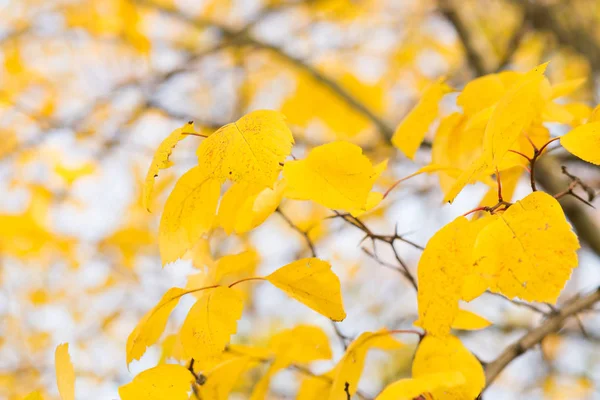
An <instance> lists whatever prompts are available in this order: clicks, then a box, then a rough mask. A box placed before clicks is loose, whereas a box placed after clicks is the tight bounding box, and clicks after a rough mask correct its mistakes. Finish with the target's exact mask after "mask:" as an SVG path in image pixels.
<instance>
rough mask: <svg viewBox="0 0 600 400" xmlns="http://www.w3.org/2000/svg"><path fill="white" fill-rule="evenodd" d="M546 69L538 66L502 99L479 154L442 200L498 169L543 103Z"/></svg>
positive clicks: (492, 115) (546, 95) (545, 88)
mask: <svg viewBox="0 0 600 400" xmlns="http://www.w3.org/2000/svg"><path fill="white" fill-rule="evenodd" d="M546 66H547V64H542V65H540V66H538V67H536V68H534V69H532V70H531V71H529V72H528V73H526V74H525V75H524V76H523V77H522V78H520V79H519V81H518V82H517V83H516V84H515V85H513V86H512V87H511V88H510V89H509V90H508V91H507V92H506V93H505V94H504V95H503V96H502V98H501V99H500V101H499V102H498V104H497V105H496V106H495V108H494V109H493V112H492V114H491V116H490V119H489V122H488V123H487V126H486V128H485V134H484V138H483V154H482V155H481V156H480V157H479V158H478V159H476V160H475V161H473V163H472V164H471V166H470V167H468V168H467V169H465V170H464V172H463V173H462V174H461V176H460V177H459V178H458V179H457V180H456V182H455V183H454V185H453V186H452V188H451V189H450V190H449V191H448V192H447V193H446V196H445V197H444V201H448V202H452V201H453V200H454V198H455V197H456V196H457V195H458V193H459V192H460V191H461V190H462V189H463V188H464V187H465V186H466V185H467V184H469V183H472V182H474V181H475V180H477V179H479V178H480V176H481V175H482V174H484V173H486V171H488V170H492V171H493V170H495V168H496V167H499V166H500V163H501V161H502V159H503V158H504V156H505V155H506V153H507V152H508V150H510V148H511V146H512V145H513V144H514V143H515V141H516V140H517V139H518V138H519V136H520V135H521V134H522V131H523V130H524V129H526V128H528V127H529V125H530V124H531V123H532V121H533V120H534V118H535V117H536V115H539V114H540V113H541V111H542V109H543V106H544V100H545V99H546V98H547V97H548V96H549V94H548V93H547V92H549V83H548V81H547V79H546V78H545V77H544V75H543V74H544V71H545V70H546Z"/></svg>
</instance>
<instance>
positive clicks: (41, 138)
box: [0, 0, 600, 400]
mask: <svg viewBox="0 0 600 400" xmlns="http://www.w3.org/2000/svg"><path fill="white" fill-rule="evenodd" d="M544 61H550V65H549V67H548V73H547V75H548V76H549V78H550V81H551V82H562V81H566V80H573V79H577V78H585V82H586V83H585V84H584V85H583V86H582V87H581V88H580V89H578V90H577V91H576V92H574V93H573V94H570V95H569V106H568V108H567V111H568V115H567V116H566V118H567V120H568V121H567V123H569V124H577V123H581V122H582V121H585V120H586V119H587V118H588V117H589V115H590V113H591V110H592V108H593V106H594V105H595V104H597V103H598V101H599V99H598V87H597V83H598V79H597V77H598V72H599V71H600V2H598V1H592V0H574V1H566V0H529V1H523V2H522V1H511V0H479V1H477V0H462V1H449V0H445V1H441V0H440V1H433V0H290V1H285V0H205V1H195V0H81V1H77V0H64V1H62V0H52V1H40V0H0V82H1V84H0V139H1V140H0V193H1V194H0V335H1V338H0V398H5V399H10V400H13V399H21V398H22V397H23V396H24V395H25V394H27V393H29V392H30V391H31V390H33V389H34V388H45V391H44V393H43V394H44V396H45V397H44V398H56V396H57V392H56V388H55V385H54V367H53V352H54V348H55V346H56V344H58V343H59V342H65V341H68V342H70V344H71V347H70V349H71V350H70V351H71V354H72V356H73V360H74V364H75V365H76V371H77V396H78V398H81V399H113V398H117V388H118V386H119V385H122V384H124V383H126V382H128V381H130V380H131V378H132V376H134V375H135V373H137V372H139V371H141V370H143V369H146V368H148V367H149V366H152V365H155V364H156V363H157V362H159V361H160V362H164V357H161V351H167V352H168V351H169V350H165V348H168V346H169V343H170V342H169V336H166V338H165V340H164V341H163V344H162V348H161V346H155V348H152V349H151V351H149V352H148V354H147V355H146V356H145V357H144V358H143V359H142V360H141V361H140V362H135V363H133V364H132V366H131V372H130V371H128V370H127V368H126V365H125V350H124V349H125V341H126V338H127V335H128V334H129V333H130V332H131V330H132V329H133V327H134V326H135V324H136V323H137V321H138V320H139V319H140V318H141V316H142V315H143V314H144V313H145V312H146V311H147V310H148V309H150V308H151V307H152V306H153V305H154V304H155V303H156V302H157V300H158V299H159V298H160V296H161V295H162V294H163V293H164V292H165V291H166V289H167V288H169V287H171V286H174V285H179V286H182V287H183V286H185V285H186V284H187V285H195V284H197V282H198V280H199V279H201V275H199V271H198V269H196V268H195V267H194V265H193V264H194V263H193V262H191V261H190V260H181V261H178V262H176V263H174V264H172V265H169V266H168V267H166V268H165V269H162V268H161V265H160V259H159V257H158V245H157V227H158V218H159V215H160V210H161V209H162V205H163V203H164V201H165V198H166V195H167V194H168V192H169V191H170V190H171V189H172V186H173V184H174V182H175V178H176V177H177V176H179V175H181V173H182V172H184V171H185V170H187V169H189V168H190V167H191V166H192V165H194V163H195V155H194V147H195V146H196V145H197V144H198V141H197V140H196V141H195V139H196V138H189V139H188V140H186V141H184V142H182V143H180V145H179V146H178V147H177V149H176V150H175V152H174V154H173V157H172V160H173V161H174V163H175V167H174V168H173V169H171V170H169V171H168V172H166V173H161V176H160V178H159V179H158V180H157V185H156V188H155V193H156V196H155V197H156V203H155V204H153V206H152V209H153V210H155V211H154V212H153V213H151V214H150V213H148V212H147V211H146V210H145V209H143V208H142V206H141V204H142V203H141V187H142V182H143V176H144V174H145V171H146V169H147V167H148V165H149V163H150V160H151V157H152V154H153V152H154V149H155V148H156V147H157V146H158V144H159V143H160V141H161V140H162V139H163V138H164V137H166V135H167V134H168V133H169V132H170V131H171V130H172V129H174V128H176V127H178V126H181V125H182V123H184V122H186V121H188V120H193V121H194V122H195V124H196V126H197V127H199V128H200V129H202V131H204V132H206V133H211V132H213V131H214V130H215V129H216V128H218V127H220V126H221V125H223V124H225V123H228V122H230V121H233V120H235V119H237V118H239V117H240V116H242V115H243V114H245V113H247V112H249V111H251V110H255V109H260V108H270V109H278V110H281V111H282V112H283V113H284V114H285V115H286V116H287V120H288V123H289V124H290V126H291V128H292V130H293V132H294V136H295V138H296V141H297V143H298V144H297V146H296V147H295V148H294V156H296V157H302V156H304V154H305V153H306V151H307V150H309V149H310V148H312V147H314V146H315V145H318V144H321V143H325V142H329V141H332V140H337V139H343V140H349V141H352V142H354V143H357V144H359V145H360V146H362V147H363V149H364V150H365V152H366V154H367V155H368V156H369V157H370V159H371V160H373V162H380V161H382V160H383V159H385V158H389V159H390V161H389V162H390V168H388V171H386V173H385V174H384V175H383V176H382V177H381V179H380V181H379V183H378V184H379V186H380V187H382V188H387V187H389V186H390V185H391V184H392V183H393V182H394V181H395V180H397V179H398V178H400V177H402V176H406V175H408V174H409V173H411V172H414V171H415V170H416V169H418V167H419V166H423V165H426V164H427V163H428V162H429V160H430V157H431V154H430V149H429V148H428V146H427V145H425V146H422V148H421V150H420V151H419V153H418V154H417V157H416V161H415V162H411V161H409V160H407V159H406V158H405V157H403V156H402V155H401V154H400V153H399V152H398V151H396V150H394V149H393V148H392V147H391V146H390V145H389V143H388V139H389V137H390V136H391V133H392V132H393V128H391V127H395V126H396V125H397V123H398V122H399V121H401V120H402V118H403V116H405V115H406V113H407V112H408V111H409V110H410V108H411V107H412V106H413V105H414V104H415V102H416V101H417V100H418V99H419V97H420V95H421V93H422V90H423V89H424V88H425V87H426V86H427V85H428V84H429V83H431V82H433V81H435V80H436V79H438V78H439V77H441V76H445V77H447V80H448V83H449V84H450V85H451V86H453V87H456V88H462V87H463V86H464V85H465V84H466V83H467V82H468V81H469V80H471V79H473V78H474V77H477V76H480V75H483V74H485V73H491V72H495V71H500V70H505V69H514V70H519V71H525V70H528V69H530V68H532V67H534V66H535V65H537V64H540V63H541V62H544ZM449 97H452V96H449ZM452 100H454V99H452ZM455 107H456V106H455V105H454V101H452V102H451V101H448V102H444V103H443V104H442V110H443V114H444V115H447V114H449V113H450V112H452V111H453V110H454V109H455ZM550 129H551V132H564V131H565V129H566V128H565V126H564V124H551V126H550ZM432 131H433V130H432ZM599 151H600V150H599ZM548 158H549V161H547V162H546V164H549V165H554V166H556V165H560V164H563V165H566V166H568V168H569V171H571V172H572V173H575V174H576V175H577V176H579V177H581V178H582V179H584V180H585V181H586V183H587V184H588V185H589V186H590V187H591V188H593V190H597V189H598V188H599V187H600V174H599V173H598V170H597V168H595V167H593V166H584V165H583V164H582V163H580V162H579V161H578V160H577V159H574V158H572V157H571V156H569V155H568V154H566V153H562V152H554V153H553V154H552V156H551V157H548ZM552 163H554V164H552ZM538 172H539V171H538ZM437 179H438V178H436V177H434V176H420V177H418V178H415V179H414V180H411V181H410V182H407V183H406V184H405V185H402V187H400V188H399V189H398V190H396V191H395V192H394V193H393V195H392V196H391V201H387V202H384V203H382V204H381V205H380V206H379V207H377V208H376V209H375V210H373V211H371V212H370V213H369V214H368V215H365V216H364V218H363V220H364V221H365V222H367V223H368V224H369V227H370V228H371V229H372V230H373V231H374V232H379V233H381V234H388V235H390V234H393V233H394V230H395V229H396V231H397V232H398V233H401V234H405V235H407V236H406V237H407V238H410V240H411V241H413V242H414V243H417V244H420V245H425V243H426V242H427V240H428V238H429V237H430V236H431V235H432V234H433V233H434V232H435V231H436V230H437V229H438V228H439V227H440V226H442V225H443V224H444V223H446V222H448V221H450V220H451V219H452V218H453V217H455V216H456V215H458V214H459V213H462V212H463V211H464V210H468V209H470V208H473V207H474V206H477V205H478V204H479V202H480V200H481V199H482V198H483V196H484V194H485V192H486V188H485V185H476V186H474V187H470V188H468V192H469V194H470V195H468V196H463V197H462V198H461V199H460V201H457V202H456V203H454V204H453V205H452V206H450V205H445V206H441V199H442V197H443V195H442V193H441V192H440V190H439V188H438V187H437V183H438V182H437ZM539 180H540V182H541V183H542V184H543V185H544V186H545V187H546V188H547V189H548V190H549V191H550V192H558V191H559V190H562V189H564V187H565V186H566V185H563V183H564V177H563V176H561V175H560V168H550V167H547V168H544V169H542V171H541V173H540V176H539ZM567 182H568V181H567ZM561 185H562V186H561ZM526 189H527V184H526V183H524V185H521V186H518V187H517V192H518V191H519V190H523V191H525V190H526ZM565 209H566V213H567V215H568V217H569V218H570V219H571V222H572V223H573V224H574V226H575V229H576V230H577V232H578V234H579V236H580V238H581V240H582V242H583V243H584V244H585V245H586V246H585V248H584V249H583V251H582V253H581V266H580V268H578V269H577V270H576V272H575V273H574V277H573V279H572V280H571V281H570V282H569V284H568V286H567V289H566V290H565V295H564V296H565V298H567V297H572V295H574V294H576V293H579V292H583V291H585V290H589V289H590V288H594V287H596V286H598V284H599V283H600V273H599V272H600V262H599V258H598V257H599V255H600V229H598V230H596V228H597V226H598V224H600V221H599V217H600V214H598V212H596V211H595V210H592V209H588V208H586V207H585V206H584V205H583V204H581V203H576V202H572V201H571V202H570V201H569V200H567V202H566V205H565ZM280 210H281V212H280V213H279V214H274V215H272V216H271V217H270V218H269V219H268V220H267V221H266V223H265V224H263V225H261V226H260V227H259V228H257V229H255V230H253V231H251V232H249V233H246V234H243V235H232V236H228V235H226V234H225V233H224V232H222V231H217V232H215V233H214V234H213V235H212V236H211V238H210V248H211V251H212V254H211V257H212V258H213V259H217V258H218V257H220V256H222V255H226V254H236V253H243V254H245V256H244V260H245V262H248V263H249V266H248V268H249V269H256V270H259V271H261V272H269V271H272V270H273V269H274V268H275V267H276V266H280V265H283V263H285V262H289V261H292V260H293V259H294V257H295V256H309V254H310V252H309V249H308V248H307V246H306V242H305V240H304V238H303V236H302V235H301V234H300V233H301V232H306V233H307V235H308V236H309V237H310V239H311V240H312V241H313V242H314V243H315V244H316V247H317V251H318V253H319V256H321V257H326V258H329V259H330V260H332V264H333V265H334V270H335V272H336V274H337V275H338V276H340V277H341V280H342V288H343V289H344V300H345V303H346V309H347V310H348V314H349V317H348V318H347V320H345V321H344V322H343V323H341V324H339V329H340V330H341V332H343V335H344V336H348V337H354V336H356V335H357V334H358V333H360V332H362V331H365V330H375V329H378V328H379V327H381V326H387V327H389V328H390V329H398V328H402V327H406V326H410V324H411V322H412V321H413V320H414V319H415V318H416V301H415V296H414V291H413V290H412V288H411V287H410V285H409V283H407V282H406V281H405V280H404V279H403V277H402V276H401V275H400V274H398V273H397V271H395V270H394V269H395V267H394V265H395V264H396V262H397V260H396V259H395V255H394V253H393V252H392V251H391V250H390V249H388V248H380V249H377V250H378V251H377V253H374V252H372V249H371V250H369V249H367V250H368V251H367V252H365V251H363V250H362V246H365V247H368V246H367V244H365V243H363V244H361V243H360V240H361V238H362V235H363V233H362V232H361V231H360V230H357V229H356V228H355V227H353V226H351V225H350V224H347V223H345V222H344V221H342V220H339V219H331V218H327V217H329V216H330V214H331V212H330V211H329V210H327V209H325V208H324V207H322V206H319V205H317V204H314V203H306V202H299V201H291V200H287V201H285V202H284V203H283V204H282V205H281V207H280ZM461 210H462V211H461ZM299 232H300V233H299ZM396 251H397V254H398V255H399V257H401V259H402V261H403V262H404V263H406V265H407V266H408V267H409V268H410V269H411V270H412V271H414V269H415V268H416V263H417V261H418V258H419V255H420V252H419V250H418V249H417V248H415V247H414V246H411V245H408V244H405V243H397V245H396ZM244 252H245V253H244ZM390 265H392V266H391V267H390ZM247 290H248V298H249V301H250V304H251V305H250V307H247V308H248V310H247V311H246V312H245V314H244V317H243V320H242V321H241V322H240V324H239V328H238V335H237V336H236V341H237V342H239V343H247V342H252V343H261V342H265V341H266V340H268V338H269V337H270V336H271V335H272V334H273V333H274V332H277V331H278V330H281V329H283V328H287V327H290V326H292V325H293V324H295V323H297V322H298V321H304V322H307V323H311V324H316V325H319V326H322V327H323V329H325V330H326V331H327V332H328V333H329V334H330V336H331V338H332V343H333V344H334V346H333V347H334V353H335V354H336V356H337V357H339V355H340V354H342V352H343V349H344V347H343V343H341V342H343V340H341V342H340V341H339V340H338V341H337V342H336V340H337V339H336V338H337V335H336V332H335V331H334V328H333V327H332V325H331V324H330V323H329V321H327V320H325V319H324V318H322V317H319V316H318V315H316V314H315V313H313V312H312V311H310V310H308V309H305V308H304V307H302V306H301V305H298V304H295V303H292V302H290V301H287V300H286V298H285V296H284V295H282V294H280V293H279V292H277V291H276V290H274V289H273V288H270V287H267V286H266V285H265V286H249V287H248V289H247ZM191 304H192V300H190V299H188V301H182V304H181V305H180V306H179V307H178V309H177V310H176V312H175V314H174V320H176V321H179V323H180V322H181V320H182V318H183V317H184V316H185V313H186V310H187V309H189V307H190V305H191ZM542 306H543V305H542ZM469 308H470V309H472V310H474V311H477V312H478V313H479V314H481V315H484V316H486V317H487V318H488V319H490V320H491V321H493V322H494V325H493V326H492V327H490V328H488V329H487V330H486V331H485V332H484V333H479V334H478V335H477V336H475V335H471V334H469V333H464V334H463V335H462V336H461V339H463V341H464V342H465V343H466V344H467V345H468V347H469V348H470V349H471V350H473V352H474V353H475V354H477V355H479V356H480V357H481V358H482V359H483V360H487V359H490V358H491V357H493V356H494V355H495V354H497V353H498V352H499V351H500V349H502V348H503V347H505V346H506V345H507V344H508V343H510V342H511V341H512V340H514V339H515V338H516V337H518V336H519V335H520V334H522V333H523V332H525V331H526V330H527V329H529V328H530V327H532V326H534V325H535V324H536V323H538V322H539V321H540V319H541V318H542V316H541V315H540V314H539V313H538V312H536V311H535V310H533V309H531V308H530V307H523V306H522V305H520V304H519V303H518V302H510V301H507V300H506V299H503V298H500V297H497V296H491V295H486V296H483V297H482V298H481V299H478V301H476V302H474V303H473V304H470V305H469ZM174 325H175V324H174ZM170 332H171V333H172V330H171V331H170ZM338 333H339V332H338ZM599 341H600V319H598V318H597V315H596V314H595V313H590V314H586V315H585V316H581V317H580V318H579V319H577V320H575V321H573V322H572V323H571V324H569V325H567V326H566V327H565V328H564V329H563V330H562V331H561V332H560V333H559V334H556V335H552V336H549V337H548V338H546V339H545V340H544V342H543V344H542V346H541V348H539V349H537V350H536V351H534V352H531V353H530V354H527V355H525V356H524V357H522V358H520V359H518V360H517V361H516V362H515V363H513V364H511V366H510V367H509V368H508V369H507V371H506V372H505V373H504V374H503V375H502V377H501V378H500V379H499V380H498V381H497V383H496V384H495V385H494V386H493V387H492V388H491V389H490V390H489V391H487V392H486V396H485V398H486V399H487V398H489V399H514V398H523V399H524V398H527V399H541V398H545V399H567V398H568V399H588V398H589V399H591V398H599V397H597V396H600V394H599V393H598V392H597V389H598V387H597V385H596V384H595V383H596V382H597V381H598V380H599V379H600V347H598V343H599ZM336 343H337V345H336ZM411 356H412V351H411V347H410V346H408V347H407V348H404V349H402V350H399V351H397V352H396V353H393V352H392V353H390V354H388V355H383V354H376V353H375V354H373V355H370V356H369V358H368V362H367V367H366V368H365V374H364V378H363V380H362V382H361V388H362V389H364V390H363V392H365V393H370V394H371V395H373V396H374V395H375V394H376V393H378V391H379V390H380V389H381V388H382V387H383V386H384V385H385V384H386V383H389V382H391V381H393V380H396V379H398V378H399V377H401V376H408V375H410V362H411ZM329 367H331V365H330V364H327V363H324V365H316V366H315V368H316V370H317V371H325V370H327V369H328V368H329ZM260 375H261V374H260V372H259V371H254V372H253V373H250V374H248V376H247V377H245V378H244V379H243V382H242V383H241V384H240V385H239V387H237V389H236V393H237V396H238V397H239V398H245V397H247V393H248V390H249V388H250V387H251V386H252V385H253V384H254V383H256V381H257V379H258V378H259V377H260ZM300 375H301V374H300V373H299V372H298V371H283V372H281V373H280V374H278V375H277V376H276V377H275V379H274V381H273V384H272V388H271V394H272V396H273V398H290V397H293V396H294V394H295V391H296V390H297V387H298V382H299V380H300V379H301V376H300ZM53 396H54V397H53Z"/></svg>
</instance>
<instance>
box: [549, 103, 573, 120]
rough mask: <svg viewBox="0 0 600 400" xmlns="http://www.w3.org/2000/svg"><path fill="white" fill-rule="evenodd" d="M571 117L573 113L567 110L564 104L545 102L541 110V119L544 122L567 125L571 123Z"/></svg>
mask: <svg viewBox="0 0 600 400" xmlns="http://www.w3.org/2000/svg"><path fill="white" fill-rule="evenodd" d="M573 118H574V117H573V115H572V114H571V113H570V112H569V109H568V108H567V106H566V105H565V104H558V103H555V102H553V101H549V102H547V103H546V104H545V106H544V109H543V111H542V119H543V120H544V121H545V122H556V123H559V124H567V125H568V124H571V123H572V121H573Z"/></svg>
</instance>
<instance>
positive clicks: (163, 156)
mask: <svg viewBox="0 0 600 400" xmlns="http://www.w3.org/2000/svg"><path fill="white" fill-rule="evenodd" d="M194 133H196V130H195V129H194V124H193V123H187V124H185V125H184V126H182V127H181V128H178V129H175V130H174V131H173V132H171V134H170V135H169V136H167V138H166V139H165V140H163V141H162V143H161V144H160V146H158V149H157V150H156V153H154V157H152V162H151V163H150V167H149V168H148V173H147V174H146V181H145V183H144V189H143V190H144V195H143V196H142V203H143V207H144V208H145V209H146V210H148V211H150V198H151V197H152V189H153V188H154V179H155V178H156V177H157V176H158V171H160V170H161V169H167V168H169V167H170V166H171V165H173V163H172V162H171V161H169V156H170V155H171V153H172V152H173V149H174V148H175V146H176V145H177V143H178V142H179V141H180V140H182V139H184V138H185V137H186V135H188V134H194Z"/></svg>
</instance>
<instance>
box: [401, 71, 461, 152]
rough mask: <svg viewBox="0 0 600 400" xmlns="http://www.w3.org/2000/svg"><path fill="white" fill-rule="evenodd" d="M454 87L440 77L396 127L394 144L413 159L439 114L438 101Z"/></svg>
mask: <svg viewBox="0 0 600 400" xmlns="http://www.w3.org/2000/svg"><path fill="white" fill-rule="evenodd" d="M451 91H452V88H450V87H449V86H448V85H446V84H445V83H444V79H439V80H437V81H436V82H433V83H432V84H431V85H429V86H428V87H427V88H426V89H425V92H424V93H423V97H422V98H421V100H419V102H418V103H417V105H416V106H415V107H414V108H413V109H412V110H411V111H410V112H409V113H408V115H407V116H406V117H405V118H404V119H403V120H402V122H401V123H400V125H398V127H397V128H396V131H395V132H394V136H392V144H393V145H394V146H396V147H397V148H398V149H400V150H401V151H402V152H403V153H404V155H406V157H408V158H410V159H411V160H412V159H413V158H414V157H415V154H416V152H417V150H418V149H419V146H420V145H421V142H422V141H423V139H424V138H425V134H426V133H427V130H428V129H429V126H430V125H431V123H432V122H433V120H434V119H435V118H437V116H438V103H439V102H440V100H441V99H442V97H443V96H444V95H445V94H447V93H450V92H451Z"/></svg>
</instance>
